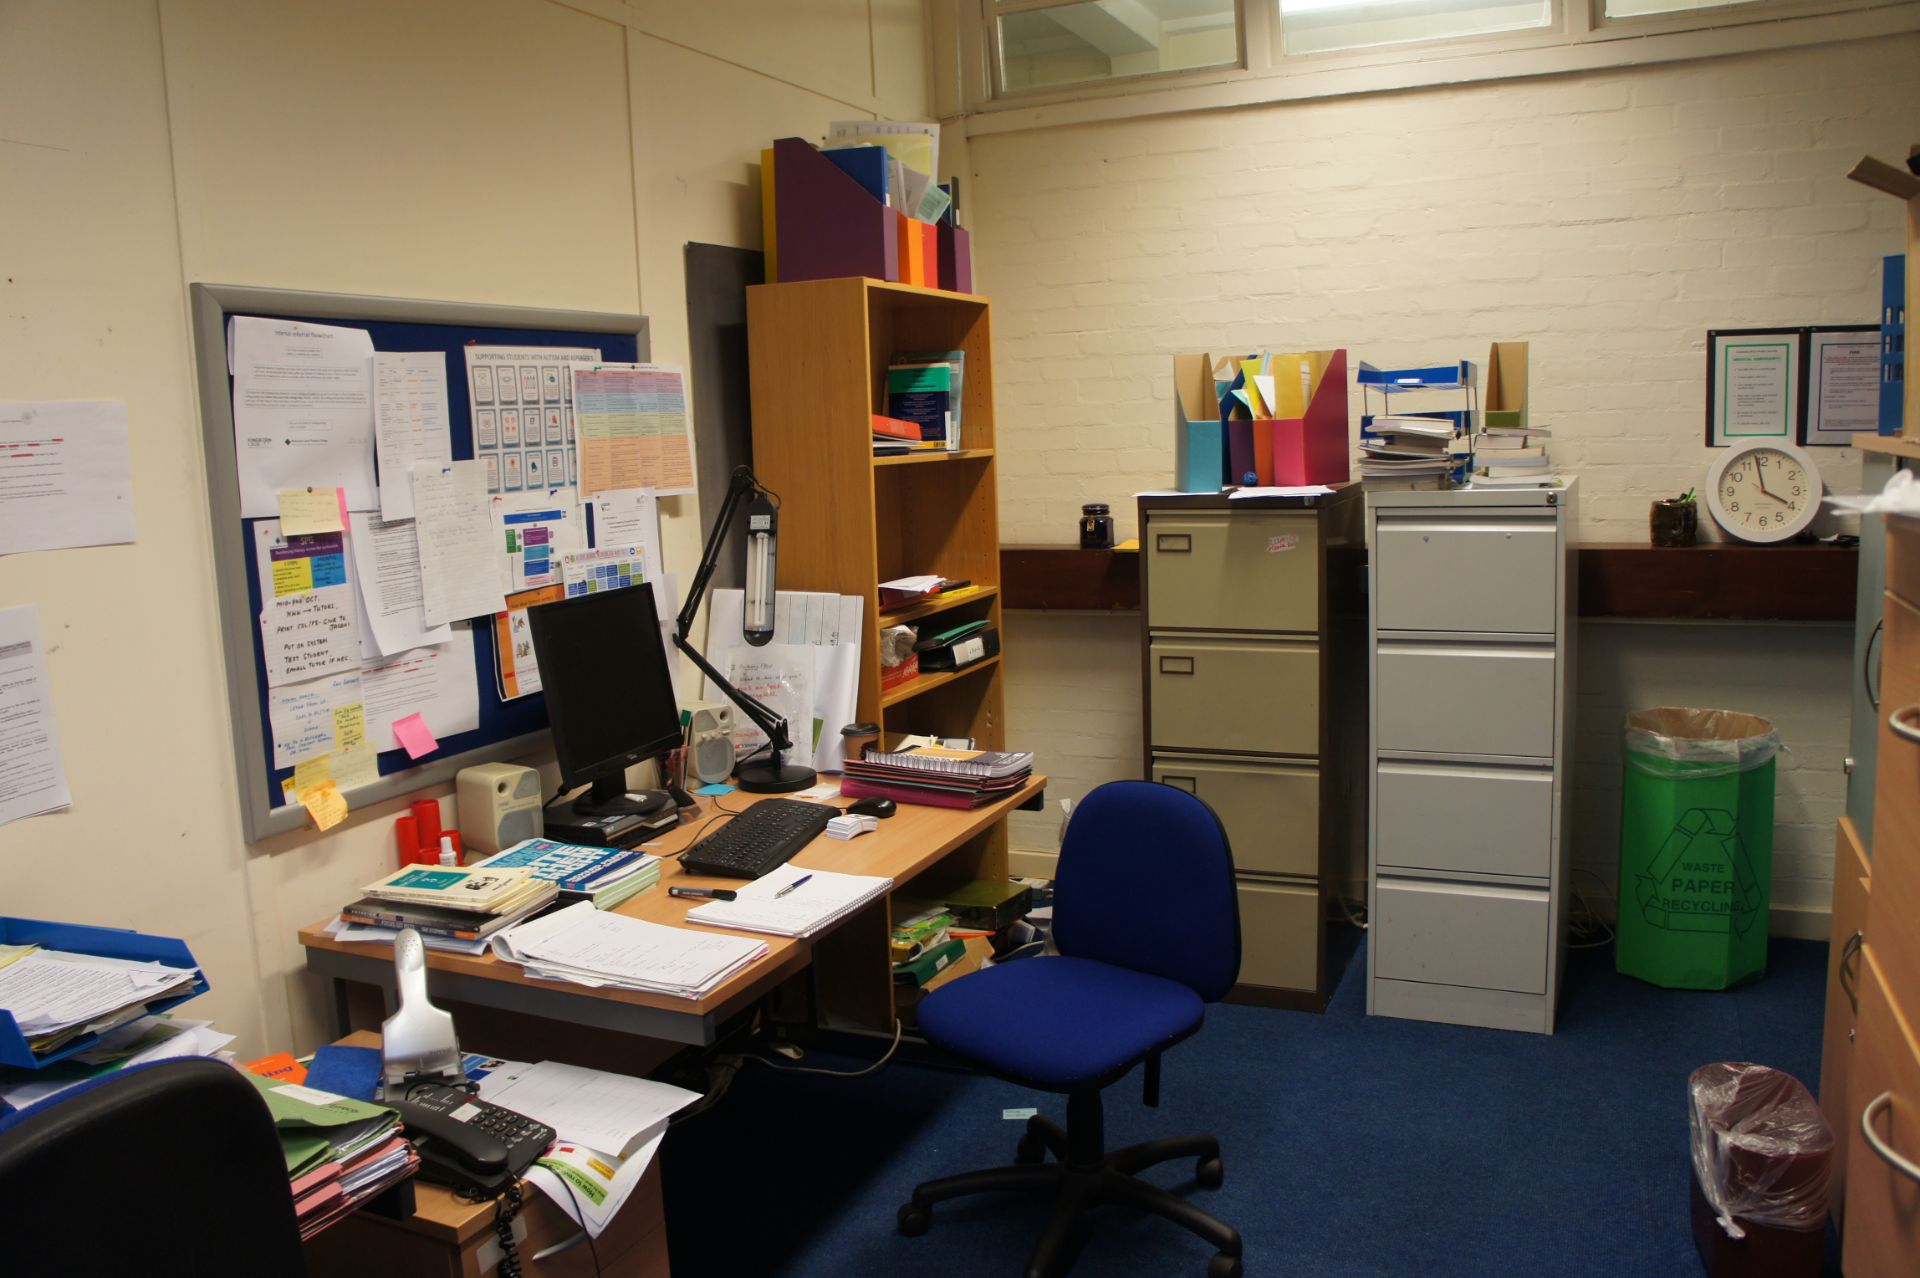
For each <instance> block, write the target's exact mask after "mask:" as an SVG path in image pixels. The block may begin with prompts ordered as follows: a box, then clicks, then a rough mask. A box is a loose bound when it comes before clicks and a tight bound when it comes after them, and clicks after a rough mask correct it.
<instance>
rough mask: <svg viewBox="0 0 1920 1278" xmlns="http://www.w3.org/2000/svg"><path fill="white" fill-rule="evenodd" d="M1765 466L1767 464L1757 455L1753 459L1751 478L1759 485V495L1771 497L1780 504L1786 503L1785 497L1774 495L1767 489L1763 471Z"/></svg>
mask: <svg viewBox="0 0 1920 1278" xmlns="http://www.w3.org/2000/svg"><path fill="white" fill-rule="evenodd" d="M1766 468H1767V464H1766V462H1765V461H1764V460H1762V459H1761V458H1758V457H1756V458H1754V459H1753V478H1754V482H1755V483H1756V484H1758V485H1759V486H1760V492H1761V495H1763V496H1766V497H1772V498H1773V499H1774V500H1775V501H1777V502H1779V503H1780V504H1781V505H1782V506H1785V505H1787V504H1788V503H1787V499H1786V498H1785V497H1780V496H1777V495H1775V494H1774V493H1771V492H1768V491H1767V477H1766V473H1765V472H1766Z"/></svg>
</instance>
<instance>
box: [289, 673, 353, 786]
mask: <svg viewBox="0 0 1920 1278" xmlns="http://www.w3.org/2000/svg"><path fill="white" fill-rule="evenodd" d="M267 723H268V725H269V726H270V727H271V728H272V729H273V766H274V767H276V768H291V767H292V766H293V765H294V764H296V763H301V762H304V761H306V760H308V759H312V758H315V757H317V756H319V755H323V754H333V753H336V752H338V753H345V752H346V751H348V750H356V749H359V748H361V747H363V746H365V745H366V743H367V725H366V711H365V709H364V707H363V706H362V705H361V692H360V671H359V669H358V668H355V669H354V670H352V671H349V672H348V673H346V674H337V675H328V676H325V677H323V678H319V679H309V680H307V681H306V682H304V683H290V684H283V685H282V686H280V687H277V688H268V689H267Z"/></svg>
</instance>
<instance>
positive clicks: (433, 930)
mask: <svg viewBox="0 0 1920 1278" xmlns="http://www.w3.org/2000/svg"><path fill="white" fill-rule="evenodd" d="M360 891H361V892H362V893H363V895H362V896H361V898H360V899H359V900H358V901H355V902H354V903H353V904H352V905H349V906H347V907H346V908H345V909H343V910H341V911H340V920H339V925H338V928H337V929H336V931H335V935H337V936H338V937H339V938H340V939H341V940H343V941H379V940H386V941H391V940H393V939H394V938H395V937H397V936H398V935H399V933H400V929H402V928H409V927H410V928H412V929H414V931H416V932H418V933H420V939H421V940H422V941H423V942H425V944H426V946H427V948H429V949H437V950H451V951H454V952H456V953H461V954H481V953H484V952H485V951H486V948H487V940H488V938H489V937H492V936H494V935H495V934H497V933H499V932H501V931H503V930H505V929H506V928H509V927H512V926H513V925H514V924H515V923H519V922H522V921H523V920H525V919H527V918H529V917H531V916H532V915H534V914H536V913H538V912H539V911H540V910H543V909H545V908H546V907H547V906H549V905H551V904H553V902H554V900H555V899H556V898H557V897H558V896H559V893H560V889H559V888H558V887H557V886H556V885H555V884H553V883H550V882H548V881H546V880H544V879H538V878H535V877H533V876H532V875H531V874H529V873H528V872H527V870H526V869H525V868H523V867H521V868H512V869H504V870H483V869H480V868H478V867H475V868H471V869H462V868H460V867H458V866H427V865H414V866H408V867H406V868H404V869H400V870H396V871H394V872H393V873H392V874H389V875H387V876H386V877H385V878H384V879H381V880H380V881H379V882H377V883H369V884H367V885H366V886H365V887H363V888H361V889H360Z"/></svg>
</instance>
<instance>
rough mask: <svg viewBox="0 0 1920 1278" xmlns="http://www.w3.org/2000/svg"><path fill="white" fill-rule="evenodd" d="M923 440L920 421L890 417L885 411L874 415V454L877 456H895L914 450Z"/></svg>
mask: <svg viewBox="0 0 1920 1278" xmlns="http://www.w3.org/2000/svg"><path fill="white" fill-rule="evenodd" d="M921 442H922V441H921V438H920V423H919V422H910V421H906V420H904V419H902V418H899V417H889V416H887V415H886V414H885V413H875V414H874V415H873V455H874V456H875V457H894V456H897V455H899V454H901V453H907V452H912V451H913V450H915V449H917V448H919V447H920V445H921Z"/></svg>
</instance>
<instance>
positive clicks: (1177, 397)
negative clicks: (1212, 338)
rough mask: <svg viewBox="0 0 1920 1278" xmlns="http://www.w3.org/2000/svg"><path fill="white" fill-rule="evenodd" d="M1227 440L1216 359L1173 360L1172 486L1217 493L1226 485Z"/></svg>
mask: <svg viewBox="0 0 1920 1278" xmlns="http://www.w3.org/2000/svg"><path fill="white" fill-rule="evenodd" d="M1225 467H1226V437H1225V433H1224V428H1223V427H1222V426H1221V424H1220V401H1219V400H1218V399H1217V398H1215V396H1214V393H1213V357H1212V356H1211V355H1208V354H1205V353H1204V352H1203V353H1201V354H1197V355H1175V356H1174V357H1173V486H1174V487H1175V488H1177V489H1179V490H1180V491H1181V492H1183V493H1217V492H1219V491H1220V486H1221V485H1222V484H1223V483H1225V482H1226V469H1225Z"/></svg>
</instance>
